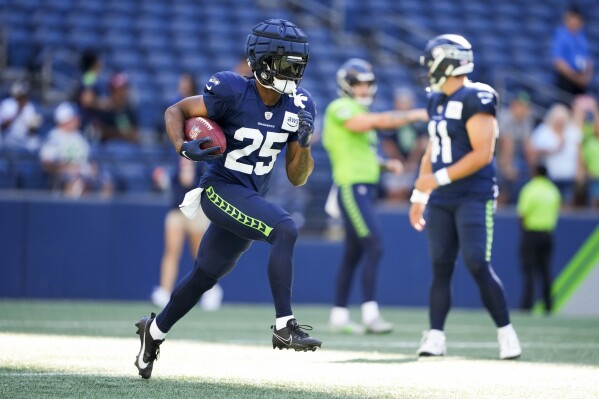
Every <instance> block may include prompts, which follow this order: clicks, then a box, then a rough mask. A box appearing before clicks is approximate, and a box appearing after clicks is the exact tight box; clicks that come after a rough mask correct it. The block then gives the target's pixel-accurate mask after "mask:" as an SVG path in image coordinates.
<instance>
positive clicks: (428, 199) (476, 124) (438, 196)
mask: <svg viewBox="0 0 599 399" xmlns="http://www.w3.org/2000/svg"><path fill="white" fill-rule="evenodd" d="M473 61H474V58H473V53H472V46H471V45H470V43H469V42H468V41H467V40H466V39H465V38H463V37H462V36H458V35H441V36H437V37H435V38H433V39H431V40H430V41H429V42H428V44H427V46H426V49H425V54H424V55H423V56H422V57H421V59H420V62H421V64H422V65H423V66H424V67H425V68H426V69H427V71H428V78H429V84H430V91H431V93H430V96H429V100H428V107H427V108H428V114H429V118H430V121H429V124H428V131H429V136H430V141H429V145H428V147H427V150H426V153H425V154H424V156H423V158H422V163H421V166H420V175H419V177H418V179H417V180H416V183H415V189H414V192H413V194H412V197H411V202H412V206H411V208H410V222H411V224H412V226H414V228H415V229H416V230H418V231H422V230H423V229H424V227H425V225H426V230H427V233H428V241H429V252H430V256H431V259H432V263H433V282H432V285H431V288H430V298H429V302H430V303H429V319H430V320H429V321H430V330H428V331H425V333H424V336H423V340H422V343H421V346H420V348H419V349H418V355H420V356H441V355H444V354H445V352H446V346H445V333H444V332H443V329H444V326H445V319H446V318H447V314H448V313H449V308H450V305H451V293H450V284H451V276H452V273H453V270H454V267H455V262H456V258H457V255H458V251H459V252H460V254H461V256H462V259H463V261H464V263H465V264H466V266H467V267H468V270H469V271H470V273H471V275H472V276H473V277H474V280H475V281H476V283H477V285H478V287H479V290H480V295H481V297H482V301H483V303H484V305H485V307H486V308H487V310H488V311H489V313H490V315H491V317H492V318H493V321H494V322H495V324H496V326H497V328H498V330H497V336H498V341H499V357H500V358H501V359H513V358H517V357H519V356H520V354H521V352H522V351H521V348H520V342H519V340H518V336H517V335H516V332H515V330H514V328H513V327H512V324H511V323H510V317H509V311H508V307H507V303H506V299H505V294H504V292H503V287H502V284H501V281H500V280H499V278H498V277H497V275H496V274H495V272H494V271H493V268H492V267H491V264H490V261H491V248H492V243H493V215H494V209H495V199H496V197H497V186H496V178H495V165H494V151H495V140H496V138H497V134H498V129H497V121H496V119H495V110H496V107H497V93H496V92H495V90H493V88H491V87H490V86H487V85H485V84H481V83H472V82H470V81H469V80H468V79H467V78H466V75H467V74H468V73H470V72H472V70H473V69H474V62H473ZM425 207H426V216H425V217H423V216H424V210H425ZM425 220H426V222H425Z"/></svg>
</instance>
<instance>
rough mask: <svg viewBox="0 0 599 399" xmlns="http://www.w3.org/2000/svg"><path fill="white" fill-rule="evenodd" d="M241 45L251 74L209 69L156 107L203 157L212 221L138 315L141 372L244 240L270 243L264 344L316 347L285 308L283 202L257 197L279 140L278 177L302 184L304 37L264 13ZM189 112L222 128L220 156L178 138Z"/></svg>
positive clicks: (307, 160)
mask: <svg viewBox="0 0 599 399" xmlns="http://www.w3.org/2000/svg"><path fill="white" fill-rule="evenodd" d="M246 50H247V56H248V62H249V64H250V66H251V68H252V71H253V73H254V78H246V77H243V76H240V75H238V74H236V73H233V72H220V73H217V74H215V75H214V76H212V77H211V78H210V80H209V81H208V83H207V84H206V86H205V88H204V95H203V96H194V97H189V98H186V99H184V100H182V101H180V102H178V103H177V104H175V105H173V106H171V107H169V108H168V109H167V111H166V113H165V120H166V126H167V132H168V135H169V137H170V139H171V141H172V142H173V145H174V147H175V149H176V150H177V152H179V154H181V155H183V156H186V157H188V158H190V159H192V160H195V161H203V160H206V161H212V162H211V163H210V165H209V169H208V171H207V172H206V173H205V174H204V175H203V176H202V180H201V182H200V187H201V188H202V189H203V192H202V195H201V206H202V209H203V210H204V212H205V213H206V215H207V216H208V218H209V219H210V220H211V221H212V223H211V225H210V227H209V228H208V230H207V231H206V234H205V235H204V238H203V240H202V244H201V245H200V250H199V252H198V256H197V259H196V262H195V266H194V269H193V271H192V272H191V273H190V274H189V275H187V276H186V277H185V278H184V279H183V280H182V281H181V282H180V283H179V284H178V285H177V286H176V287H175V290H174V291H173V294H172V296H171V300H170V301H169V303H168V304H167V306H166V307H165V308H164V310H163V311H162V312H161V313H160V314H159V315H158V316H156V317H154V315H153V314H152V315H151V316H150V317H143V318H142V319H141V320H140V321H139V323H138V324H137V326H138V334H140V340H141V349H140V351H139V354H138V356H137V359H136V361H135V365H136V367H137V368H138V370H139V374H140V375H141V376H142V377H143V378H150V376H151V373H152V367H153V363H154V360H156V358H157V356H158V353H159V347H160V344H161V343H162V342H163V340H164V338H165V336H166V333H167V332H168V331H169V330H170V329H171V327H172V326H173V325H174V324H175V323H176V322H177V321H178V320H179V319H181V318H182V317H183V316H184V315H185V314H186V313H187V312H188V311H189V310H190V309H191V308H192V307H193V306H194V305H195V304H196V303H197V301H198V300H199V299H200V297H201V296H202V294H203V293H204V292H206V291H207V290H208V289H210V288H211V287H212V286H214V284H216V282H217V281H218V280H219V279H220V278H221V277H223V276H224V275H226V274H227V273H229V272H230V271H231V270H232V269H233V267H234V266H235V264H236V263H237V260H238V259H239V257H240V256H241V255H242V254H243V253H244V252H245V251H246V250H247V249H248V248H249V247H250V245H251V243H252V241H253V240H261V241H266V242H268V243H270V244H271V245H272V247H271V253H270V258H269V261H268V278H269V282H270V287H271V291H272V295H273V300H274V305H275V310H276V324H275V326H273V327H272V328H273V330H274V332H273V337H272V342H273V348H275V347H278V348H280V349H282V348H292V349H295V350H304V351H306V350H308V349H309V350H315V349H316V348H317V347H320V346H321V341H319V340H317V339H315V338H313V337H310V336H309V335H308V334H307V333H305V332H304V331H303V330H302V327H303V326H300V325H298V323H297V320H296V319H295V317H294V315H293V312H292V310H291V285H292V277H293V276H292V274H293V252H294V247H295V242H296V240H297V236H298V229H297V227H296V225H295V223H294V222H293V220H292V219H291V217H290V216H289V214H288V213H287V212H286V211H284V210H283V209H281V208H280V207H278V206H276V205H274V204H271V203H269V202H268V201H266V200H265V199H264V195H265V194H266V192H267V191H268V183H269V179H270V173H271V171H272V168H273V166H274V162H275V160H276V157H277V155H278V153H279V152H280V151H281V150H282V149H283V147H285V145H287V144H288V147H287V151H286V157H285V161H286V170H287V176H288V178H289V180H290V181H291V183H292V184H293V185H295V186H299V185H302V184H304V183H305V182H306V180H307V179H308V176H309V175H310V174H311V173H312V169H313V167H314V161H313V160H312V156H311V154H310V140H311V136H312V133H313V130H314V123H313V115H314V112H315V110H314V109H315V108H314V101H313V100H312V97H311V95H310V94H309V93H308V92H307V91H306V90H303V89H299V88H298V87H297V86H298V84H299V83H300V81H301V79H302V76H303V73H304V69H305V67H306V64H307V62H308V40H307V37H306V35H305V33H304V32H303V31H302V30H301V29H299V28H298V27H297V26H296V25H295V24H293V23H291V22H288V21H285V20H280V19H269V20H267V21H265V22H262V23H260V24H258V25H256V26H255V27H254V29H253V31H252V33H251V34H250V35H249V36H248V39H247V45H246ZM197 116H203V117H208V118H210V119H212V120H214V121H215V122H216V123H218V124H219V125H220V126H221V127H222V129H223V131H224V132H225V135H226V137H227V149H226V151H225V153H224V154H223V156H222V157H221V156H218V155H212V153H213V152H214V151H217V150H218V149H219V147H214V149H206V150H202V149H200V147H199V145H200V143H201V142H203V141H204V140H195V141H191V142H184V139H183V126H184V121H185V120H186V119H188V118H190V117H197ZM196 205H197V204H196ZM308 328H311V327H309V326H308ZM240 332H242V330H240Z"/></svg>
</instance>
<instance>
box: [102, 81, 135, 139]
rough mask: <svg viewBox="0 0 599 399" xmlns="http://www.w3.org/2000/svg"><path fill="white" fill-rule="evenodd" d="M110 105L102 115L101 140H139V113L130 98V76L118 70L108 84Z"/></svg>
mask: <svg viewBox="0 0 599 399" xmlns="http://www.w3.org/2000/svg"><path fill="white" fill-rule="evenodd" d="M108 95H109V99H108V105H107V107H106V110H104V111H103V112H102V113H101V116H100V141H102V142H103V143H106V142H108V141H112V140H119V141H126V142H129V143H138V142H139V132H138V129H137V113H136V112H135V109H134V108H133V105H132V104H131V102H130V99H129V77H128V76H127V74H126V73H124V72H116V73H114V74H113V75H112V77H111V78H110V82H109V84H108Z"/></svg>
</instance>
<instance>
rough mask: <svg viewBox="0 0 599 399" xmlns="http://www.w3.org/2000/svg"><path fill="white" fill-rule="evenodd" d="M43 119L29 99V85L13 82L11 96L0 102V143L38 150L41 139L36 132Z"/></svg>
mask: <svg viewBox="0 0 599 399" xmlns="http://www.w3.org/2000/svg"><path fill="white" fill-rule="evenodd" d="M42 121H43V118H42V116H41V115H40V114H39V113H38V112H37V110H36V109H35V106H34V105H33V103H32V102H31V100H30V99H29V85H28V84H27V83H25V82H15V83H13V84H12V87H11V89H10V97H8V98H6V99H4V100H3V101H2V103H0V129H1V132H2V136H1V137H2V140H0V143H3V144H4V145H5V146H6V147H11V148H21V149H26V150H29V151H32V152H34V151H37V150H38V149H39V146H40V140H39V137H38V136H37V134H36V132H37V129H38V128H39V127H40V125H41V124H42Z"/></svg>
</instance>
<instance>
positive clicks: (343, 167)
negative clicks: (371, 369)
mask: <svg viewBox="0 0 599 399" xmlns="http://www.w3.org/2000/svg"><path fill="white" fill-rule="evenodd" d="M337 85H338V92H339V96H340V98H338V99H336V100H334V101H333V102H332V103H331V104H329V106H328V107H327V110H326V112H325V116H324V127H323V145H324V147H325V149H326V150H327V152H328V155H329V158H330V161H331V167H332V170H333V181H334V182H335V185H336V186H338V187H339V192H338V198H337V199H338V203H339V205H340V210H341V216H342V218H343V222H344V228H345V243H344V246H345V249H344V254H343V258H342V260H341V265H340V268H339V272H338V275H337V282H336V289H335V303H334V307H333V309H332V310H331V316H330V320H329V321H330V327H331V329H332V330H333V331H335V332H343V333H350V334H359V333H363V332H365V331H367V332H370V333H387V332H390V331H391V330H392V328H393V325H392V324H390V323H388V322H386V321H385V320H384V319H383V318H382V317H381V315H380V312H379V308H378V303H377V301H376V299H375V283H376V277H377V269H378V264H379V260H380V258H381V256H382V253H383V248H382V238H381V233H380V228H379V223H378V221H377V218H376V213H375V209H374V203H375V200H376V185H377V183H378V181H379V177H380V172H381V170H386V171H390V172H392V173H396V174H398V173H401V171H402V165H401V163H400V162H399V161H398V160H388V161H381V160H379V158H378V156H377V151H376V145H377V137H376V132H375V130H374V129H392V128H397V127H400V126H402V125H405V124H407V123H411V122H414V121H417V120H428V116H427V113H426V110H424V109H419V110H410V111H404V112H400V111H388V112H382V113H372V112H370V111H369V109H368V106H369V105H370V104H371V103H372V100H373V97H374V94H375V92H376V89H377V87H376V82H375V76H374V73H373V70H372V65H371V64H370V63H368V62H366V61H364V60H361V59H356V58H353V59H350V60H348V61H347V62H345V63H344V64H343V65H342V66H341V68H340V69H339V71H338V72H337ZM362 258H364V267H363V269H362V274H361V283H362V284H361V287H362V295H363V301H364V302H363V303H362V307H361V310H362V322H363V325H360V324H357V323H353V322H352V321H351V320H350V317H349V310H348V307H347V305H348V300H349V292H350V288H351V283H352V280H353V277H354V274H355V273H356V269H357V267H358V264H359V263H360V260H361V259H362Z"/></svg>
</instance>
